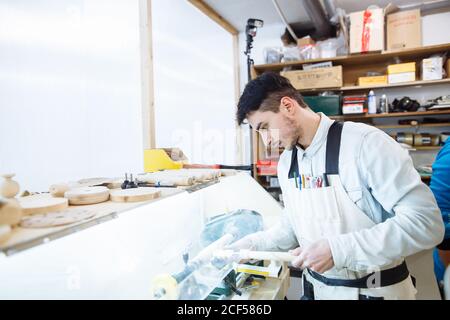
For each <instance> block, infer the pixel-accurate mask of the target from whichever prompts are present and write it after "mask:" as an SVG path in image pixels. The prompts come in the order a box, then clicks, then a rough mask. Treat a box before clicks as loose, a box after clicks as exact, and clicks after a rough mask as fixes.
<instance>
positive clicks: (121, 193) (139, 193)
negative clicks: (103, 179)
mask: <svg viewBox="0 0 450 320" xmlns="http://www.w3.org/2000/svg"><path fill="white" fill-rule="evenodd" d="M160 195H161V191H160V190H158V189H157V188H147V187H142V188H134V189H123V190H122V189H115V190H111V201H115V202H138V201H147V200H152V199H156V198H158V197H159V196H160Z"/></svg>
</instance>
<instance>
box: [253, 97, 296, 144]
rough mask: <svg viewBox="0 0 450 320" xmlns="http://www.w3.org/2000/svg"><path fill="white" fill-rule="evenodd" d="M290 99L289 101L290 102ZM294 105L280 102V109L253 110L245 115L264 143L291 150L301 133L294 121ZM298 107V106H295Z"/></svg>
mask: <svg viewBox="0 0 450 320" xmlns="http://www.w3.org/2000/svg"><path fill="white" fill-rule="evenodd" d="M283 99H284V98H283ZM291 102H292V101H289V103H291ZM293 108H295V106H288V107H287V108H286V105H283V104H280V111H279V112H277V113H275V112H272V111H259V110H258V111H254V112H252V113H250V114H249V115H248V117H247V120H248V122H249V123H250V125H251V127H252V128H253V129H255V130H256V131H258V132H259V134H260V136H261V138H262V140H263V142H264V144H265V145H266V146H267V147H268V148H270V149H277V148H279V147H283V148H286V149H288V150H291V149H292V148H293V146H294V145H295V144H296V143H297V141H298V139H299V136H300V134H301V130H300V127H299V126H298V124H297V123H296V118H295V116H294V115H295V113H296V110H295V109H293ZM297 108H298V106H297Z"/></svg>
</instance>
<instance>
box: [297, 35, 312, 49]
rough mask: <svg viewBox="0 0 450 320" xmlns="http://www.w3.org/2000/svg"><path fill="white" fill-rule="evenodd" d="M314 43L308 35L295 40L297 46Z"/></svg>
mask: <svg viewBox="0 0 450 320" xmlns="http://www.w3.org/2000/svg"><path fill="white" fill-rule="evenodd" d="M315 43H316V42H315V41H314V40H313V39H312V38H311V37H310V36H306V37H303V38H301V39H298V40H297V46H299V47H303V46H307V45H310V44H315Z"/></svg>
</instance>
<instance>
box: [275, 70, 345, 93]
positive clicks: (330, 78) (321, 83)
mask: <svg viewBox="0 0 450 320" xmlns="http://www.w3.org/2000/svg"><path fill="white" fill-rule="evenodd" d="M281 75H282V76H284V77H286V78H288V79H289V81H290V82H291V84H292V85H293V86H294V88H296V89H299V90H303V89H323V88H338V87H342V66H336V67H331V68H320V69H313V70H296V71H286V72H281Z"/></svg>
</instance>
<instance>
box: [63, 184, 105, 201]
mask: <svg viewBox="0 0 450 320" xmlns="http://www.w3.org/2000/svg"><path fill="white" fill-rule="evenodd" d="M64 197H65V198H67V199H69V204H71V205H82V204H94V203H100V202H104V201H107V200H108V199H109V189H108V188H107V187H82V188H74V189H71V190H69V191H66V192H65V193H64Z"/></svg>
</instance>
